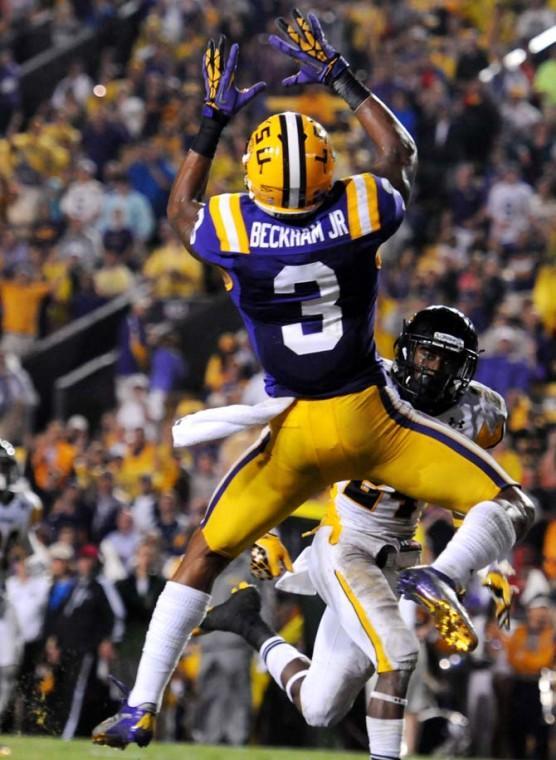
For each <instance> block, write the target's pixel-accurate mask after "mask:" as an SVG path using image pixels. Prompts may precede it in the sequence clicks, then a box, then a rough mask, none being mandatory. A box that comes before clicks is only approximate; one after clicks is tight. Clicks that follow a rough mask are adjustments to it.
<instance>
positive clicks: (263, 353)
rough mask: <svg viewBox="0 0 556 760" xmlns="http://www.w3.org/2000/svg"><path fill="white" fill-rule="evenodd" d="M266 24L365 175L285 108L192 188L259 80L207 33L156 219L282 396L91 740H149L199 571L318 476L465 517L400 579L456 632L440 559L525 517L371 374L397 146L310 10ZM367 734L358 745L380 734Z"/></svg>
mask: <svg viewBox="0 0 556 760" xmlns="http://www.w3.org/2000/svg"><path fill="white" fill-rule="evenodd" d="M278 27H279V30H280V31H281V33H282V35H283V37H284V38H282V37H278V36H274V35H271V36H270V38H269V42H270V44H271V45H272V46H273V47H274V48H276V49H277V50H278V51H279V52H280V53H283V54H285V55H287V56H289V57H291V58H293V59H294V60H295V61H296V63H297V64H298V66H299V69H298V71H297V73H295V74H293V75H292V76H289V77H288V78H287V79H286V80H284V85H286V86H289V85H294V84H295V85H322V86H325V87H328V88H329V89H330V90H332V91H333V92H335V93H336V94H337V95H338V96H340V97H342V98H343V99H344V100H345V102H346V105H347V107H349V108H350V109H351V110H352V111H353V113H354V114H355V116H356V118H357V119H358V121H359V122H360V124H361V126H362V128H363V130H364V131H365V133H366V135H367V136H368V138H369V141H370V143H371V146H372V148H373V160H372V162H371V164H370V165H369V167H368V171H367V172H364V173H361V174H357V175H354V176H350V177H347V178H344V179H339V180H337V181H334V176H333V171H334V153H333V149H332V146H331V144H330V141H329V138H328V135H327V133H326V131H325V130H324V129H323V128H322V126H321V125H320V124H318V123H317V122H316V121H314V120H313V119H310V118H309V117H307V116H304V115H302V114H298V113H293V112H286V113H282V114H276V115H273V116H271V117H270V118H268V119H267V120H266V121H264V122H263V123H262V124H260V125H259V126H258V127H257V128H256V129H255V130H254V132H253V134H252V135H251V137H250V139H249V141H248V144H247V149H246V153H245V155H244V157H243V163H244V167H245V180H246V187H247V192H245V193H225V194H222V195H217V196H213V197H212V198H210V199H209V201H208V203H207V204H206V205H205V204H203V203H201V202H200V200H199V198H200V196H201V195H202V193H203V191H204V188H205V187H206V183H207V180H208V176H209V172H210V168H211V164H212V159H213V156H214V154H215V151H216V148H217V145H218V141H219V139H220V135H221V133H222V130H223V129H224V128H225V126H226V124H227V123H228V122H229V120H230V119H231V118H232V117H233V116H234V114H235V113H237V112H238V111H239V110H240V109H241V108H243V107H244V106H245V105H247V104H248V103H249V102H250V101H251V100H252V99H253V98H254V97H255V96H256V95H257V94H258V93H259V92H260V91H262V90H263V89H264V86H265V85H264V83H262V82H259V83H258V84H255V85H253V86H252V87H249V88H247V89H238V87H237V85H236V83H237V63H238V54H239V50H238V46H237V45H232V46H231V48H230V50H229V52H227V51H226V45H225V40H224V39H221V40H220V42H219V43H218V45H215V44H214V43H213V42H212V41H211V42H209V45H208V47H207V49H206V52H205V55H204V59H203V74H204V81H205V100H204V107H203V112H202V119H201V125H200V129H199V133H198V135H197V137H196V138H195V139H194V141H193V144H192V146H191V150H190V151H189V152H188V154H187V155H186V157H185V159H184V162H183V164H182V167H181V169H180V171H179V174H178V176H177V178H176V180H175V182H174V186H173V188H172V193H171V196H170V201H169V205H168V216H169V219H170V222H171V224H172V225H173V227H174V229H175V230H176V232H177V233H178V235H179V236H180V238H181V240H182V241H183V243H184V245H185V247H186V248H187V249H188V250H189V252H190V253H191V254H192V255H193V256H196V257H197V258H199V259H201V260H202V261H205V262H208V263H211V264H214V265H216V266H218V267H220V269H221V271H222V272H223V274H224V279H225V283H226V287H227V289H228V290H229V292H230V296H231V297H232V299H233V300H234V302H235V304H236V306H237V307H238V309H239V311H240V313H241V315H242V317H243V320H244V322H245V326H246V328H247V330H248V333H249V336H250V339H251V342H252V344H253V347H254V349H255V350H256V352H257V354H258V356H259V359H260V361H261V364H262V366H263V369H264V371H265V376H266V389H267V392H268V394H269V395H270V396H274V397H275V398H276V399H282V400H283V402H284V403H283V407H282V412H281V413H280V414H278V416H276V417H274V418H273V419H272V420H270V426H269V428H267V430H266V431H265V432H264V433H263V435H262V436H261V439H260V440H259V441H258V442H257V443H256V444H255V445H254V446H253V447H251V448H250V449H249V450H248V451H247V452H245V454H244V455H243V456H242V457H241V458H240V459H239V461H238V462H236V464H235V465H234V466H233V467H232V468H231V469H230V471H229V472H228V474H227V475H226V476H225V477H224V479H223V480H222V482H221V483H220V485H219V486H218V488H217V489H216V491H215V493H214V495H213V497H212V499H211V502H210V504H209V507H208V509H207V513H206V515H205V517H204V520H203V522H202V525H201V527H200V528H199V530H197V531H196V532H195V534H194V535H193V536H192V538H191V541H190V543H189V545H188V548H187V554H186V555H185V557H184V558H183V560H182V561H181V563H180V565H179V567H178V568H177V570H176V572H175V574H174V576H173V578H172V580H171V581H169V582H168V583H167V585H166V587H165V589H164V591H163V592H162V594H161V595H160V597H159V600H158V603H157V606H156V609H155V611H154V613H153V616H152V619H151V623H150V626H149V630H148V632H147V637H146V640H145V646H144V649H143V654H142V657H141V662H140V664H139V669H138V673H137V679H136V682H135V685H134V687H133V689H132V690H131V692H130V693H129V694H126V697H125V700H124V703H123V705H122V707H121V709H120V711H119V712H118V713H117V714H116V715H115V716H113V717H111V718H108V719H107V720H105V721H103V723H101V724H100V725H99V726H97V728H96V729H95V731H94V732H93V740H94V741H95V742H97V743H99V744H109V745H111V746H117V747H125V746H127V744H129V743H130V742H135V743H137V744H139V745H145V744H148V743H149V741H150V740H151V738H152V736H153V731H154V725H155V715H156V712H157V710H158V708H159V705H160V701H161V698H162V694H163V691H164V688H165V686H166V683H167V682H168V679H169V677H170V674H171V673H172V671H173V669H174V667H175V665H176V662H177V660H178V658H179V656H180V655H181V652H182V651H183V647H184V645H185V643H186V641H187V639H188V637H189V636H190V634H191V631H192V630H193V629H194V628H195V627H196V626H197V625H198V624H199V622H200V621H201V620H202V618H203V616H204V615H205V612H206V609H207V607H208V604H209V602H210V589H211V587H212V583H213V581H214V579H215V578H216V577H217V576H218V574H219V573H220V572H221V570H222V569H223V567H225V565H226V564H227V563H228V562H229V561H230V560H231V559H232V558H234V557H236V556H237V555H238V554H240V553H241V552H242V551H243V550H244V549H245V548H246V547H248V546H250V545H251V544H252V543H253V541H255V540H256V539H257V538H259V537H260V536H261V535H263V534H264V533H265V532H266V531H267V530H268V529H269V528H270V527H271V526H274V525H276V524H278V523H279V522H281V521H282V520H283V519H285V518H286V517H287V516H288V515H289V514H290V513H291V512H292V511H293V510H294V509H295V508H296V507H297V506H298V505H299V504H301V503H302V502H303V501H305V500H306V499H307V498H309V497H310V496H311V495H312V494H314V493H315V492H316V491H319V490H321V489H322V488H323V487H325V486H326V485H329V484H332V483H334V482H336V481H339V480H362V479H366V478H367V479H368V478H370V479H372V480H373V482H379V483H388V484H389V485H390V486H391V487H392V488H394V489H395V490H396V491H399V492H401V493H403V494H406V495H407V496H408V497H410V498H415V499H422V500H425V501H428V502H433V503H436V504H440V505H443V506H447V507H449V508H451V509H455V510H458V511H460V512H462V513H464V514H466V515H467V516H466V519H465V521H464V524H463V526H462V528H461V529H460V531H459V532H458V534H457V536H456V539H455V540H454V541H452V543H451V557H444V560H443V563H442V568H444V569H443V570H442V569H441V568H440V567H438V568H414V569H411V570H409V571H407V575H406V577H405V578H404V593H405V594H406V595H408V596H411V597H413V598H416V599H417V600H419V601H421V603H423V604H426V605H427V606H428V607H429V608H432V609H433V611H434V613H435V614H436V616H437V617H438V618H439V619H442V620H443V621H444V624H445V627H446V630H447V631H449V632H450V633H451V634H452V635H453V636H459V637H460V638H461V639H462V641H463V642H464V643H465V642H466V641H467V642H468V645H469V647H471V646H472V645H473V642H474V640H475V639H474V635H473V634H472V632H470V631H469V628H468V625H467V622H466V620H467V617H466V615H465V612H464V610H463V608H462V607H461V605H460V603H459V601H458V599H457V596H456V593H455V587H456V585H457V577H458V575H457V573H456V574H455V576H454V577H452V576H451V575H450V572H449V570H451V569H452V568H453V567H454V565H456V566H457V568H458V570H460V571H461V572H462V573H465V572H466V570H467V566H468V567H469V568H476V567H483V566H484V565H486V564H488V563H489V562H490V561H491V560H494V559H496V558H497V557H498V556H499V555H500V554H501V553H504V551H505V550H506V551H507V550H509V548H510V547H511V546H512V544H513V543H514V542H515V540H516V538H517V537H519V536H520V535H521V534H522V533H523V532H524V531H525V530H526V528H527V526H528V524H529V521H530V519H531V515H532V504H531V502H530V501H529V500H528V499H527V497H526V496H525V495H524V494H523V493H522V492H521V490H520V489H519V488H518V487H517V484H516V483H515V482H514V481H513V480H512V479H511V478H510V477H509V476H508V475H507V474H506V473H505V472H504V471H503V470H502V469H501V468H500V467H499V465H498V464H497V463H496V461H495V460H494V459H493V458H492V457H490V456H489V455H488V454H486V453H485V452H484V451H482V450H481V449H480V447H478V446H477V445H475V444H474V443H472V442H471V441H469V440H468V439H467V438H465V437H464V436H462V435H460V434H459V433H457V432H455V431H453V430H451V429H450V428H449V427H447V426H444V425H442V424H441V423H438V422H436V421H434V420H431V419H430V418H428V417H425V416H422V415H420V414H419V413H418V412H416V411H415V410H414V409H412V408H411V407H410V406H409V405H408V404H407V403H406V402H404V401H402V400H401V399H400V398H399V396H398V394H397V393H396V392H395V391H394V390H393V389H392V388H391V387H389V386H388V383H387V379H386V375H385V372H384V369H383V367H382V365H381V362H380V360H379V359H378V358H377V355H376V351H375V344H374V338H373V317H374V310H375V300H376V292H377V280H378V270H379V268H380V257H379V256H377V250H378V247H379V246H380V244H381V243H383V242H384V241H385V240H386V239H388V238H389V237H390V236H391V235H392V234H393V233H394V232H395V231H396V229H397V228H398V226H399V224H400V223H401V221H402V219H403V215H404V212H405V204H406V202H407V201H408V199H409V194H410V190H411V186H412V182H413V177H414V174H415V167H416V148H415V144H414V141H413V139H412V138H411V136H410V135H409V134H408V133H407V131H406V130H405V129H404V128H403V126H402V125H401V124H400V122H399V121H398V120H397V119H396V117H395V116H394V115H393V114H392V113H391V111H389V110H388V108H387V107H386V106H385V105H384V104H383V103H382V102H381V101H380V100H379V99H378V98H377V97H375V96H374V95H373V94H372V93H371V92H370V91H369V90H368V89H367V88H366V87H365V86H364V85H363V84H361V83H360V82H359V81H358V80H357V79H356V78H355V76H354V75H353V73H352V72H351V69H350V67H349V64H348V62H347V61H346V60H345V59H344V58H343V57H342V56H341V55H340V53H339V52H338V51H336V50H335V49H334V48H333V47H332V46H331V45H330V43H329V42H328V41H327V39H326V37H325V36H324V34H323V31H322V29H321V27H320V24H319V22H318V19H317V18H316V17H315V16H314V15H313V14H308V16H307V17H304V16H303V15H302V14H301V13H300V12H299V11H297V10H294V11H293V14H292V18H291V20H290V21H286V20H284V19H279V20H278ZM452 350H453V351H458V350H460V349H459V348H458V346H456V345H454V346H452ZM470 535H471V536H472V540H469V536H470ZM352 591H353V590H351V591H350V593H351V592H352ZM409 673H410V671H409V670H404V669H392V668H391V667H389V666H387V665H385V667H384V668H379V679H378V683H377V686H376V689H375V693H374V694H373V699H372V700H371V703H370V707H369V714H370V716H371V717H372V718H374V719H380V720H383V721H384V720H385V721H386V722H387V723H388V722H391V723H392V727H394V726H395V725H399V723H400V718H401V715H402V712H403V707H402V706H401V705H400V704H399V703H398V701H397V700H398V699H399V697H397V696H396V698H395V699H393V698H391V695H392V694H396V695H399V694H403V693H404V690H405V688H406V686H407V681H408V677H409ZM386 733H392V732H391V731H390V732H386ZM381 736H382V734H380V735H377V738H376V741H375V742H373V745H372V747H371V750H372V756H373V757H375V756H376V757H380V756H381V755H383V756H384V755H385V754H387V752H385V748H387V747H388V746H391V743H392V742H391V741H390V739H388V741H385V742H384V743H382V739H381V738H380V737H381Z"/></svg>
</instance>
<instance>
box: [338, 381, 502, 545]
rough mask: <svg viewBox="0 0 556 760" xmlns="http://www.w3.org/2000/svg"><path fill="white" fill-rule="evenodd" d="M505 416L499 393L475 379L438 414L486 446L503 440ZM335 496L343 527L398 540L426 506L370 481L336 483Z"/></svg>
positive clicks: (412, 527)
mask: <svg viewBox="0 0 556 760" xmlns="http://www.w3.org/2000/svg"><path fill="white" fill-rule="evenodd" d="M506 418H507V410H506V404H505V402H504V399H503V398H502V397H501V396H500V394H498V393H496V391H493V390H491V389H490V388H487V387H486V386H485V385H482V384H481V383H477V382H475V381H472V382H471V383H470V384H469V386H468V388H467V390H466V391H465V393H464V394H463V396H462V397H461V399H460V400H459V401H458V403H457V404H455V405H454V406H453V407H451V408H450V409H448V410H446V411H445V412H443V413H442V414H439V415H438V416H437V417H435V419H436V420H440V421H442V422H445V423H446V424H448V425H450V427H452V428H454V429H455V430H458V431H459V432H460V433H463V435H465V436H467V437H468V438H470V439H471V440H472V441H474V442H475V443H477V444H478V445H479V446H481V447H482V448H485V449H488V448H492V447H493V446H496V444H497V443H499V442H500V441H501V440H502V438H503V436H504V429H505V425H506ZM332 496H333V499H334V507H335V512H336V519H339V522H340V525H341V527H345V528H351V529H353V530H357V531H359V532H361V533H364V534H366V535H369V536H375V537H380V538H381V539H385V538H386V539H392V540H394V542H395V543H398V542H399V541H406V540H408V539H410V538H412V536H413V534H414V533H415V529H416V527H417V523H418V521H419V517H420V515H421V512H422V510H423V507H424V504H423V503H422V502H417V501H415V500H414V499H409V498H407V497H406V496H403V494H400V493H396V492H395V491H394V489H393V488H390V487H389V486H387V485H384V484H379V483H371V482H370V481H368V480H362V481H360V480H351V481H342V482H340V483H336V484H335V486H334V488H333V491H332Z"/></svg>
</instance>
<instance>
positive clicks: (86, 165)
mask: <svg viewBox="0 0 556 760" xmlns="http://www.w3.org/2000/svg"><path fill="white" fill-rule="evenodd" d="M95 172H96V167H95V165H94V163H93V162H92V161H90V160H89V159H88V158H82V159H80V160H79V161H78V163H77V168H76V172H75V181H74V182H72V183H71V185H70V186H69V187H68V189H67V192H66V193H65V194H64V195H63V196H62V200H61V201H60V208H61V209H62V211H63V212H64V214H66V216H69V217H71V218H72V219H78V220H79V221H80V222H82V223H83V225H84V226H88V225H90V224H92V223H93V222H94V221H96V219H97V218H98V216H99V215H100V212H101V209H102V203H103V199H104V192H103V187H102V185H101V183H100V182H99V181H98V180H96V179H94V176H95Z"/></svg>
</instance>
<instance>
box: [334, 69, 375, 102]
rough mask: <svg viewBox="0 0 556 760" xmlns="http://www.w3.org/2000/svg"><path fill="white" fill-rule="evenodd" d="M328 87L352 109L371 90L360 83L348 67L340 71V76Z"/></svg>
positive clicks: (364, 98)
mask: <svg viewBox="0 0 556 760" xmlns="http://www.w3.org/2000/svg"><path fill="white" fill-rule="evenodd" d="M330 87H331V89H332V90H334V92H335V93H336V95H339V96H340V97H341V98H343V99H344V100H345V101H346V103H347V104H348V106H349V107H350V108H351V110H352V111H356V110H357V109H358V108H359V106H360V105H361V103H362V102H363V101H364V100H367V98H368V97H369V96H370V94H371V91H370V90H369V89H367V87H365V85H364V84H361V82H360V81H359V80H358V79H357V78H356V77H355V76H354V75H353V72H352V71H350V69H345V70H344V71H342V73H341V74H340V76H339V77H336V79H335V80H334V81H333V82H331V83H330Z"/></svg>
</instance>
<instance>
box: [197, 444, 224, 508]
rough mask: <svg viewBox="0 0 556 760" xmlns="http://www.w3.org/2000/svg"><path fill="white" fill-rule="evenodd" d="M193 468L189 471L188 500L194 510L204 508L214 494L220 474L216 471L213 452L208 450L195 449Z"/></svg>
mask: <svg viewBox="0 0 556 760" xmlns="http://www.w3.org/2000/svg"><path fill="white" fill-rule="evenodd" d="M197 449H198V450H196V451H195V457H194V466H193V467H192V469H191V478H190V484H189V489H190V492H189V498H190V500H191V504H192V505H195V508H199V505H200V506H201V507H202V508H206V507H207V506H208V503H209V501H210V498H211V496H212V494H213V493H214V491H215V489H216V487H217V485H218V483H219V481H220V478H221V475H222V473H219V472H218V470H217V462H216V459H215V455H214V451H212V450H211V449H209V448H201V447H197Z"/></svg>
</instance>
